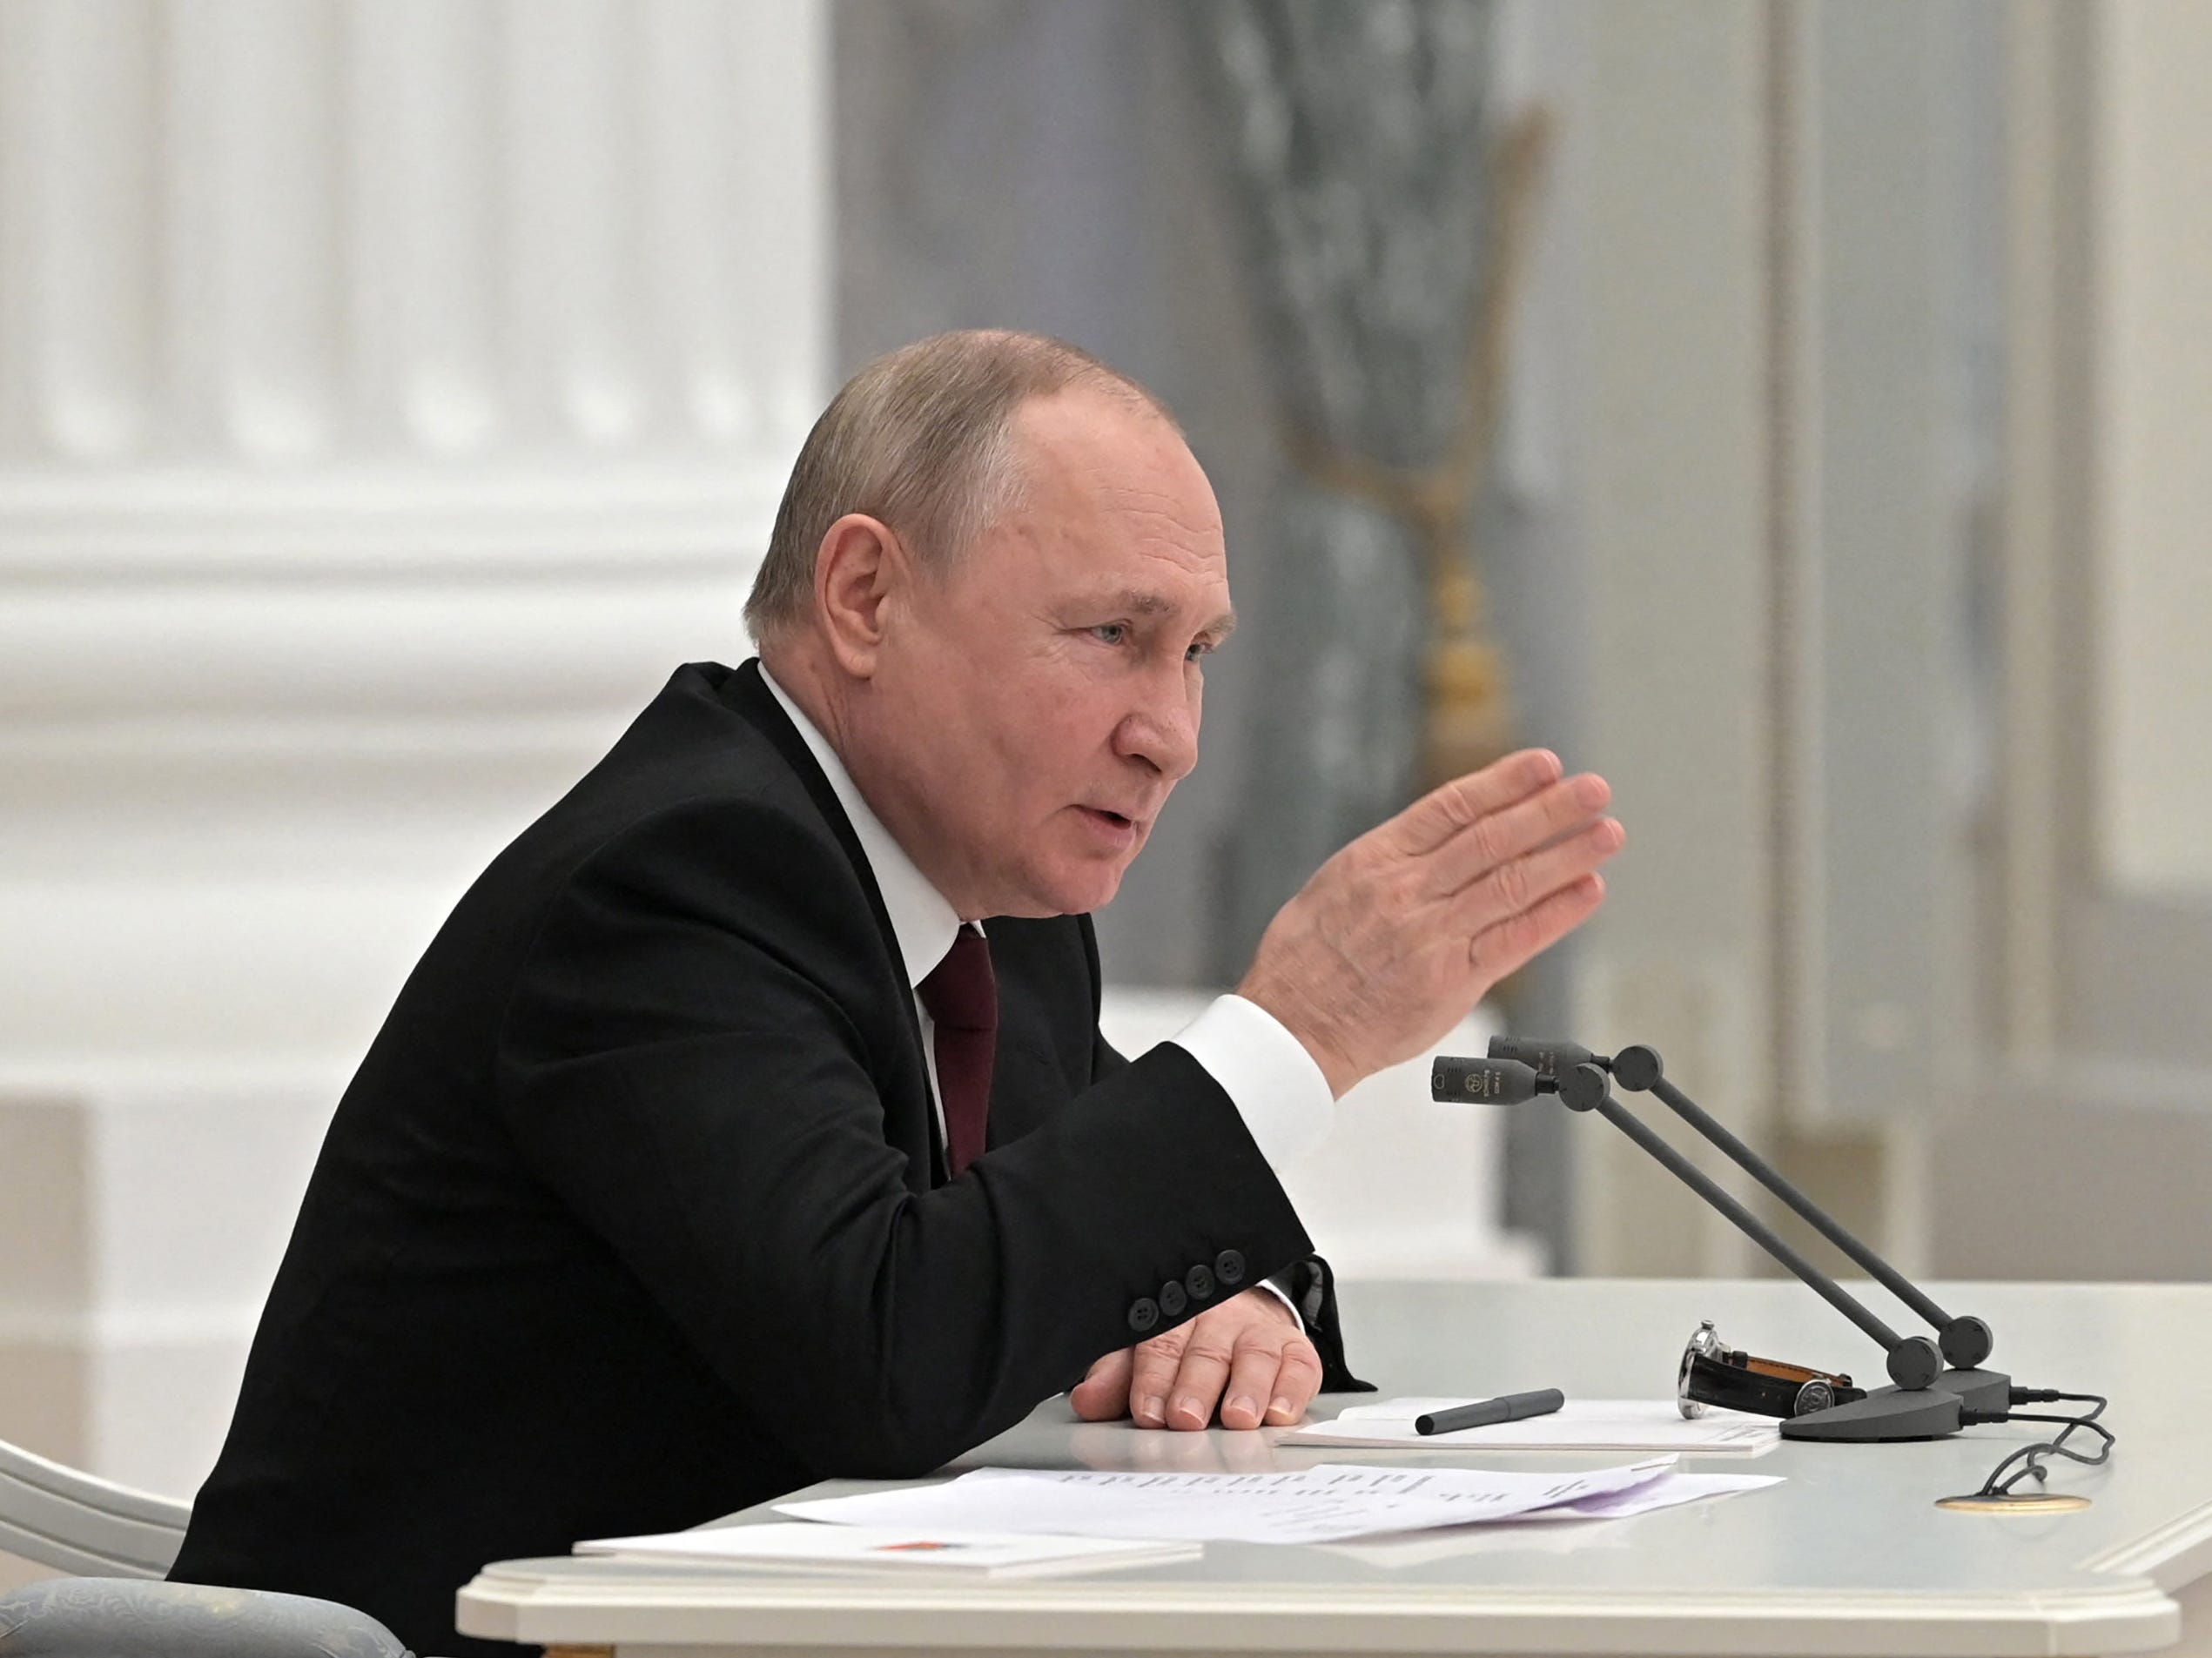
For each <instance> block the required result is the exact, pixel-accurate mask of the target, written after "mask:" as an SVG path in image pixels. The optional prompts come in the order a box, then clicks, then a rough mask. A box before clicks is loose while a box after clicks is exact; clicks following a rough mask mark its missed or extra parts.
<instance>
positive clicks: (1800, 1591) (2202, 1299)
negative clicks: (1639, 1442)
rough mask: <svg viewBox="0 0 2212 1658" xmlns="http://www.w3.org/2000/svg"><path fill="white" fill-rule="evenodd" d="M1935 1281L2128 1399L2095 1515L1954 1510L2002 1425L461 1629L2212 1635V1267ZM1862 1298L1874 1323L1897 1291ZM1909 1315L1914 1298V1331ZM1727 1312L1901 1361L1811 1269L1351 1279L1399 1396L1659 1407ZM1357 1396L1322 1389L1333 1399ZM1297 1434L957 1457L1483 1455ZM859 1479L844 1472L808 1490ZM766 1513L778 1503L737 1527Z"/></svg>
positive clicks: (1115, 1436)
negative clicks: (1342, 1517) (1294, 1534)
mask: <svg viewBox="0 0 2212 1658" xmlns="http://www.w3.org/2000/svg"><path fill="white" fill-rule="evenodd" d="M1861 1293H1862V1296H1863V1299H1866V1300H1867V1301H1868V1303H1869V1305H1870V1306H1874V1307H1876V1308H1877V1310H1878V1311H1885V1312H1886V1309H1887V1308H1888V1307H1889V1306H1892V1305H1893V1304H1890V1303H1888V1302H1887V1300H1886V1298H1884V1297H1882V1296H1881V1295H1880V1294H1879V1292H1875V1291H1872V1290H1871V1289H1867V1290H1865V1291H1862V1292H1861ZM1933 1293H1934V1295H1935V1299H1936V1300H1937V1301H1938V1302H1939V1303H1940V1304H1941V1305H1943V1306H1945V1307H1946V1309H1947V1310H1949V1311H1951V1312H1976V1313H1979V1314H1980V1315H1981V1316H1982V1317H1984V1318H1986V1319H1988V1320H1989V1322H1990V1324H1991V1325H1992V1326H1993V1328H1994V1330H1995V1332H1996V1336H1997V1347H1996V1352H1995V1353H1994V1354H1993V1357H1992V1359H1991V1360H1990V1365H1991V1367H1993V1368H1995V1369H2000V1370H2003V1371H2006V1372H2007V1373H2010V1374H2011V1375H2012V1376H2013V1377H2014V1380H2015V1381H2016V1382H2019V1383H2020V1384H2021V1385H2023V1386H2054V1387H2064V1388H2067V1389H2070V1390H2074V1391H2087V1392H2092V1393H2108V1394H2109V1395H2111V1396H2112V1401H2113V1402H2112V1406H2111V1408H2110V1409H2109V1410H2108V1413H2107V1414H2106V1420H2107V1421H2108V1424H2109V1425H2110V1426H2112V1427H2113V1428H2114V1430H2115V1432H2116V1433H2118V1434H2119V1435H2120V1446H2119V1448H2118V1449H2117V1450H2116V1451H2115V1453H2114V1458H2113V1460H2112V1462H2111V1464H2110V1465H2109V1466H2108V1467H2105V1468H2101V1469H2096V1470H2088V1469H2082V1468H2080V1467H2076V1466H2075V1465H2074V1464H2070V1463H2066V1462H2063V1461H2061V1462H2059V1463H2057V1464H2056V1465H2055V1467H2054V1473H2053V1474H2052V1477H2051V1484H2052V1487H2053V1488H2054V1489H2059V1490H2066V1491H2071V1492H2076V1493H2079V1494H2082V1495H2086V1496H2088V1497H2090V1498H2092V1499H2093V1500H2094V1501H2093V1506H2092V1507H2089V1508H2088V1509H2087V1510H2084V1511H2081V1512H2079V1513H2075V1514H2054V1515H2043V1516H2038V1517H2033V1518H2023V1517H2020V1516H1984V1515H1977V1514H1955V1513H1950V1512H1946V1511H1943V1510H1940V1509H1938V1508H1936V1507H1934V1501H1935V1499H1937V1498H1938V1497H1941V1496H1945V1495H1948V1494H1953V1493H1958V1492H1965V1491H1970V1490H1972V1489H1973V1488H1974V1487H1976V1486H1978V1485H1979V1484H1980V1482H1981V1480H1982V1477H1983V1475H1984V1474H1985V1473H1987V1470H1988V1469H1989V1468H1990V1467H1992V1466H1993V1464H1994V1463H1995V1462H1996V1461H1997V1460H1998V1459H1999V1458H2000V1456H2002V1455H2003V1454H2004V1453H2005V1452H2006V1451H2007V1449H2009V1448H2011V1447H2015V1446H2017V1445H2020V1444H2024V1443H2026V1442H2027V1440H2028V1439H2029V1438H2030V1437H2031V1435H2033V1434H2034V1433H2036V1432H2037V1430H2035V1429H2034V1428H2033V1427H2031V1426H2028V1425H2023V1424H2007V1425H2002V1426H1987V1427H1979V1428H1973V1429H1969V1430H1968V1431H1967V1432H1966V1433H1963V1434H1961V1435H1960V1436H1958V1437H1957V1438H1954V1439H1952V1440H1943V1441H1938V1442H1934V1443H1929V1444H1919V1445H1893V1446H1822V1445H1796V1444H1785V1445H1784V1446H1783V1447H1781V1448H1780V1449H1779V1450H1778V1451H1775V1452H1773V1453H1770V1454H1768V1455H1766V1456H1764V1457H1760V1458H1757V1459H1754V1460H1750V1461H1748V1462H1747V1461H1744V1460H1740V1459H1726V1458H1712V1459H1704V1460H1700V1461H1698V1462H1697V1463H1694V1464H1690V1465H1687V1466H1699V1467H1729V1468H1745V1469H1753V1470H1756V1471H1758V1472H1759V1473H1778V1474H1782V1475H1785V1476H1786V1477H1787V1483H1785V1484H1784V1485H1781V1486H1778V1487H1772V1488H1771V1489H1768V1490H1765V1491H1758V1492H1753V1493H1751V1494H1746V1495H1744V1496H1739V1497H1734V1498H1730V1499H1726V1500H1721V1501H1715V1502H1706V1503H1701V1504H1693V1505H1691V1506H1689V1507H1681V1508H1675V1509H1669V1510H1664V1511H1662V1512H1659V1513H1657V1514H1647V1515H1644V1516H1641V1517H1639V1518H1637V1519H1634V1520H1619V1521H1612V1522H1608V1523H1605V1524H1604V1525H1588V1526H1564V1527H1563V1526H1547V1527H1536V1526H1527V1527H1519V1528H1494V1529H1492V1530H1490V1531H1489V1532H1487V1533H1485V1534H1481V1535H1475V1536H1469V1537H1468V1538H1467V1540H1466V1544H1465V1547H1463V1548H1462V1549H1461V1550H1459V1551H1458V1552H1456V1553H1453V1554H1449V1555H1448V1556H1447V1557H1445V1558H1442V1559H1437V1560H1432V1561H1426V1562H1422V1563H1417V1564H1408V1565H1399V1566H1390V1567H1383V1566H1378V1565H1375V1564H1373V1563H1370V1562H1367V1561H1358V1560H1355V1559H1353V1558H1350V1557H1348V1556H1347V1555H1345V1554H1341V1553H1338V1552H1335V1551H1333V1550H1330V1549H1328V1548H1321V1547H1301V1548H1268V1547H1260V1546H1255V1545H1234V1544H1218V1543H1217V1544H1210V1545H1208V1546H1207V1550H1206V1556H1205V1559H1204V1560H1203V1561H1197V1562H1190V1563H1186V1564H1183V1565H1180V1566H1173V1567H1156V1568H1152V1569H1145V1570H1135V1571H1122V1572H1116V1573H1113V1574H1101V1575H1095V1576H1088V1577H1066V1578H1044V1579H1029V1580H1014V1581H1000V1582H987V1583H981V1584H972V1585H958V1586H956V1585H947V1584H944V1583H941V1582H940V1583H936V1584H924V1583H913V1582H901V1581H886V1580H884V1578H882V1577H881V1576H877V1575H869V1576H840V1577H835V1578H815V1577H792V1576H777V1575H771V1574H759V1573H749V1572H745V1571H743V1570H738V1569H730V1568H722V1567H686V1566H678V1565H673V1564H652V1565H646V1564H643V1563H641V1562H636V1561H619V1560H608V1559H599V1560H540V1561H508V1562H502V1563H500V1564H497V1565H494V1566H489V1567H486V1568H485V1570H484V1571H483V1572H482V1573H481V1574H480V1575H479V1576H478V1577H477V1578H476V1580H475V1581H474V1582H473V1583H471V1584H469V1585H468V1586H467V1588H466V1589H465V1590H464V1591H463V1592H462V1594H461V1609H460V1627H461V1629H462V1630H463V1631H464V1632H465V1633H467V1634H470V1635H481V1636H486V1637H490V1638H493V1639H503V1640H511V1641H526V1642H530V1643H535V1644H541V1645H547V1646H554V1647H577V1646H587V1647H613V1648H617V1649H619V1651H620V1652H621V1653H622V1654H623V1655H635V1658H703V1655H706V1654H708V1653H710V1652H711V1653H716V1654H727V1653H736V1652H750V1653H763V1652H777V1651H786V1652H796V1651H801V1650H803V1651H807V1652H811V1653H817V1654H818V1653H821V1652H823V1651H824V1649H829V1650H834V1651H843V1652H882V1653H890V1652H901V1653H915V1652H993V1653H1006V1652H1035V1653H1043V1652H1054V1653H1059V1654H1061V1655H1067V1654H1071V1653H1100V1654H1103V1653H1139V1652H1147V1653H1148V1652H1220V1653H1228V1652H1277V1653H1298V1654H1314V1655H1320V1654H1334V1653H1343V1654H1349V1653H1524V1654H1535V1653H1577V1654H1603V1653H1617V1654H1628V1653H1653V1654H1657V1653H1666V1654H1707V1653H1770V1654H1792V1655H1799V1654H1803V1655H1813V1654H1820V1655H1872V1654H1907V1655H1911V1654H1925V1655H1970V1654H2008V1655H2009V1654H2038V1655H2041V1654H2095V1653H2119V1652H2144V1651H2153V1650H2159V1649H2174V1650H2177V1651H2182V1652H2190V1653H2195V1654H2212V1592H2208V1585H2212V1380H2208V1375H2209V1374H2212V1366H2209V1365H2208V1359H2212V1285H1988V1286H1976V1287H1966V1288H1961V1287H1957V1286H1950V1285H1938V1286H1934V1288H1933ZM1904 1316H1905V1315H1904V1314H1903V1312H1902V1310H1901V1309H1899V1310H1897V1312H1896V1314H1895V1316H1894V1317H1893V1322H1898V1321H1899V1320H1900V1319H1903V1317H1904ZM1701 1318H1711V1319H1715V1320H1717V1322H1718V1325H1719V1328H1720V1331H1721V1333H1722V1335H1723V1336H1724V1337H1725V1338H1726V1339H1728V1340H1729V1341H1730V1342H1731V1344H1732V1345H1735V1346H1744V1347H1747V1348H1749V1349H1750V1350H1751V1351H1752V1352H1754V1353H1764V1354H1766V1355H1768V1356H1770V1357H1772V1358H1778V1359H1793V1360H1797V1361H1799V1362H1804V1363H1811V1364H1815V1365H1819V1366H1824V1367H1828V1368H1839V1369H1846V1370H1849V1371H1851V1372H1852V1373H1854V1374H1855V1375H1857V1376H1859V1379H1861V1380H1862V1381H1867V1382H1870V1383H1871V1382H1872V1381H1878V1380H1879V1379H1880V1377H1879V1353H1877V1352H1876V1351H1875V1350H1874V1349H1873V1348H1872V1346H1871V1345H1869V1344H1868V1343H1867V1342H1866V1340H1865V1339H1864V1338H1862V1337H1860V1336H1859V1334H1858V1333H1857V1332H1855V1331H1853V1330H1852V1329H1851V1328H1850V1327H1849V1326H1846V1325H1845V1324H1844V1323H1843V1322H1842V1321H1841V1320H1840V1319H1839V1318H1838V1317H1837V1316H1836V1315H1835V1314H1834V1313H1833V1312H1831V1311H1830V1310H1829V1309H1828V1308H1827V1307H1826V1306H1825V1304H1823V1303H1821V1302H1819V1300H1817V1299H1815V1298H1814V1297H1813V1296H1812V1294H1811V1293H1810V1292H1806V1291H1805V1290H1804V1289H1802V1288H1800V1287H1799V1286H1798V1285H1795V1284H1793V1283H1780V1282H1778V1283H1764V1282H1761V1283H1663V1282H1630V1281H1617V1280H1613V1281H1605V1280H1590V1279H1583V1280H1574V1279H1570V1280H1551V1281H1544V1282H1537V1283H1513V1284H1489V1285H1483V1284H1395V1285H1355V1286H1351V1287H1350V1288H1348V1291H1347V1292H1346V1296H1345V1319H1346V1323H1347V1326H1348V1335H1349V1340H1350V1349H1351V1353H1352V1356H1353V1364H1354V1367H1355V1370H1357V1371H1359V1372H1360V1373H1361V1374H1363V1375H1365V1376H1367V1377H1368V1379H1371V1380H1374V1381H1375V1382H1377V1383H1379V1384H1381V1385H1382V1387H1383V1388H1384V1389H1385V1391H1386V1392H1389V1393H1491V1392H1503V1391H1508V1390H1511V1389H1519V1388H1530V1387H1540V1386H1560V1387H1563V1388H1564V1389H1565V1390H1566V1391H1567V1392H1568V1393H1569V1394H1570V1396H1573V1395H1577V1394H1580V1395H1583V1396H1585V1397H1608V1396H1613V1397H1637V1396H1642V1397H1651V1396H1657V1395H1664V1394H1667V1393H1671V1390H1672V1386H1673V1379H1674V1367H1675V1364H1676V1361H1677V1358H1678V1357H1679V1355H1680V1353H1681V1350H1682V1344H1683V1342H1684V1339H1686V1338H1687V1336H1688V1335H1689V1333H1690V1332H1691V1329H1692V1328H1694V1327H1695V1326H1696V1323H1697V1321H1698V1319H1701ZM1899 1327H1900V1328H1906V1327H1907V1326H1905V1325H1903V1324H1902V1323H1899ZM1347 1402H1350V1401H1349V1400H1344V1399H1335V1400H1323V1401H1321V1404H1320V1406H1318V1407H1317V1409H1316V1411H1315V1414H1316V1415H1317V1416H1321V1415H1328V1414H1332V1413H1334V1410H1335V1407H1336V1406H1338V1405H1340V1404H1342V1403H1347ZM2027 1408H2034V1407H2027ZM1272 1440H1273V1435H1272V1434H1271V1433H1264V1432H1263V1433H1247V1434H1237V1433H1221V1432H1219V1431H1216V1432H1214V1433H1205V1434H1171V1433H1165V1432H1142V1431H1139V1430H1136V1429H1133V1428H1131V1427H1129V1426H1127V1425H1126V1424H1114V1425H1092V1424H1082V1423H1078V1422H1076V1421H1075V1420H1074V1419H1073V1416H1072V1413H1070V1412H1069V1411H1068V1409H1067V1407H1066V1403H1065V1401H1059V1400H1055V1401H1052V1402H1051V1403H1048V1404H1046V1405H1045V1406H1042V1407H1040V1408H1039V1410H1038V1411H1037V1412H1036V1413H1034V1414H1032V1416H1031V1418H1030V1419H1029V1420H1027V1421H1026V1422H1025V1423H1023V1424H1022V1425H1021V1426H1019V1427H1017V1428H1016V1429H1014V1430H1013V1431H1012V1432H1011V1433H1006V1434H1005V1435H1002V1436H1001V1437H1000V1438H998V1440H993V1441H992V1442H991V1443H990V1444H988V1445H986V1446H984V1447H980V1448H978V1450H977V1451H976V1452H975V1453H972V1455H971V1456H970V1457H968V1458H966V1459H965V1460H963V1462H962V1463H960V1464H958V1465H956V1468H957V1467H970V1466H976V1465H981V1464H986V1463H989V1464H997V1465H1000V1466H1032V1467H1169V1468H1179V1469H1189V1470H1198V1469H1207V1468H1225V1469H1226V1468H1234V1469H1245V1468H1254V1467H1262V1468H1265V1467H1309V1466H1311V1465H1312V1464H1313V1463H1314V1462H1316V1461H1321V1460H1333V1461H1353V1460H1390V1461H1393V1462H1395V1463H1396V1464H1399V1465H1403V1464H1405V1463H1406V1462H1407V1461H1409V1460H1433V1461H1436V1462H1439V1463H1448V1464H1456V1465H1458V1466H1478V1465H1479V1463H1478V1461H1477V1460H1476V1459H1474V1458H1471V1457H1469V1456H1468V1455H1466V1454H1465V1453H1460V1454H1457V1455H1453V1454H1449V1453H1431V1454H1427V1455H1422V1456H1419V1457H1414V1458H1409V1455H1408V1453H1364V1452H1358V1451H1349V1450H1344V1449H1332V1450H1321V1449H1318V1448H1314V1449H1306V1448H1301V1447H1276V1446H1274V1444H1273V1443H1272ZM1484 1460H1487V1462H1488V1463H1489V1466H1494V1467H1592V1466H1598V1465H1600V1464H1602V1463H1605V1462H1617V1461H1621V1460H1626V1459H1624V1458H1621V1457H1610V1458H1597V1457H1581V1458H1566V1457H1549V1458H1538V1457H1518V1458H1514V1457H1507V1456H1503V1455H1498V1454H1496V1453H1493V1454H1492V1456H1491V1457H1489V1458H1488V1459H1484ZM860 1488H861V1487H859V1486H858V1485H857V1483H856V1482H852V1481H831V1482H830V1483H827V1484H824V1485H822V1486H818V1487H812V1488H811V1489H810V1494H817V1495H826V1494H837V1493H842V1492H847V1491H852V1490H856V1489H860ZM768 1517H769V1516H768V1515H767V1514H765V1513H764V1512H763V1511H759V1510H754V1511H748V1513H747V1514H746V1515H743V1516H740V1517H739V1519H740V1520H749V1519H763V1518H768ZM2176 1642H2180V1643H2182V1644H2181V1645H2180V1646H2179V1647H2178V1648H2177V1647H2176V1645H2175V1643H2176Z"/></svg>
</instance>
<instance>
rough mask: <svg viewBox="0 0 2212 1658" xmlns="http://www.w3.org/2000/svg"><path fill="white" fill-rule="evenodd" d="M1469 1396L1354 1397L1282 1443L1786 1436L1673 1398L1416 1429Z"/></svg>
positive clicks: (1711, 1447) (1518, 1447)
mask: <svg viewBox="0 0 2212 1658" xmlns="http://www.w3.org/2000/svg"><path fill="white" fill-rule="evenodd" d="M1472 1402H1473V1401H1471V1400H1464V1399H1386V1400H1381V1401H1380V1402H1378V1403H1375V1404H1372V1405H1354V1406H1348V1407H1347V1408H1346V1409H1344V1410H1342V1411H1341V1412H1339V1413H1337V1415H1336V1417H1335V1420H1331V1421H1327V1422H1314V1423H1310V1424H1308V1426H1304V1427H1298V1428H1293V1429H1291V1430H1290V1431H1289V1432H1288V1433H1283V1434H1281V1435H1279V1436H1278V1437H1277V1439H1276V1440H1275V1442H1276V1443H1277V1444H1278V1445H1328V1446H1359V1447H1364V1448H1366V1449H1369V1450H1378V1451H1456V1450H1462V1449H1465V1450H1476V1451H1671V1452H1675V1453H1677V1454H1682V1453H1687V1454H1693V1455H1698V1456H1711V1455H1738V1456H1757V1455H1758V1454H1760V1453H1762V1452H1765V1451H1771V1450H1772V1449H1773V1448H1774V1447H1776V1446H1778V1445H1779V1444H1781V1442H1782V1427H1781V1424H1780V1423H1778V1422H1777V1421H1776V1420H1773V1419H1772V1417H1765V1416H1751V1415H1747V1414H1745V1413H1744V1412H1741V1411H1721V1410H1716V1411H1711V1412H1708V1413H1706V1414H1705V1415H1704V1416H1701V1417H1698V1418H1697V1419H1696V1420H1688V1419H1685V1418H1684V1416H1683V1414H1682V1413H1681V1411H1680V1410H1678V1409H1677V1407H1676V1406H1675V1404H1674V1401H1673V1400H1645V1399H1570V1400H1568V1401H1567V1402H1566V1404H1565V1405H1563V1406H1561V1407H1560V1408H1559V1409H1558V1410H1556V1411H1554V1412H1553V1413H1551V1414H1550V1415H1549V1416H1530V1417H1525V1418H1523V1420H1520V1421H1518V1422H1498V1423H1495V1424H1493V1425H1492V1426H1489V1427H1463V1428H1460V1429H1458V1430H1457V1431H1456V1432H1455V1433H1416V1432H1415V1430H1414V1426H1413V1422H1414V1418H1415V1417H1416V1416H1421V1415H1425V1414H1427V1413H1429V1412H1431V1411H1441V1410H1449V1409H1450V1408H1451V1407H1452V1406H1456V1405H1466V1404H1470V1403H1472Z"/></svg>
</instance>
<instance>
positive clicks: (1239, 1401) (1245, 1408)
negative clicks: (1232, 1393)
mask: <svg viewBox="0 0 2212 1658" xmlns="http://www.w3.org/2000/svg"><path fill="white" fill-rule="evenodd" d="M1231 1411H1234V1412H1236V1413H1237V1414H1238V1415H1240V1416H1250V1417H1257V1416H1258V1415H1259V1414H1260V1407H1259V1406H1256V1405H1254V1403H1253V1402H1252V1401H1251V1400H1248V1399H1247V1398H1246V1397H1245V1396H1244V1395H1243V1394H1241V1393H1239V1394H1238V1395H1237V1396H1236V1397H1235V1398H1234V1399H1233V1400H1230V1401H1229V1402H1228V1403H1227V1404H1226V1405H1224V1406H1221V1414H1222V1415H1224V1416H1227V1414H1228V1413H1230V1412H1231Z"/></svg>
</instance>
